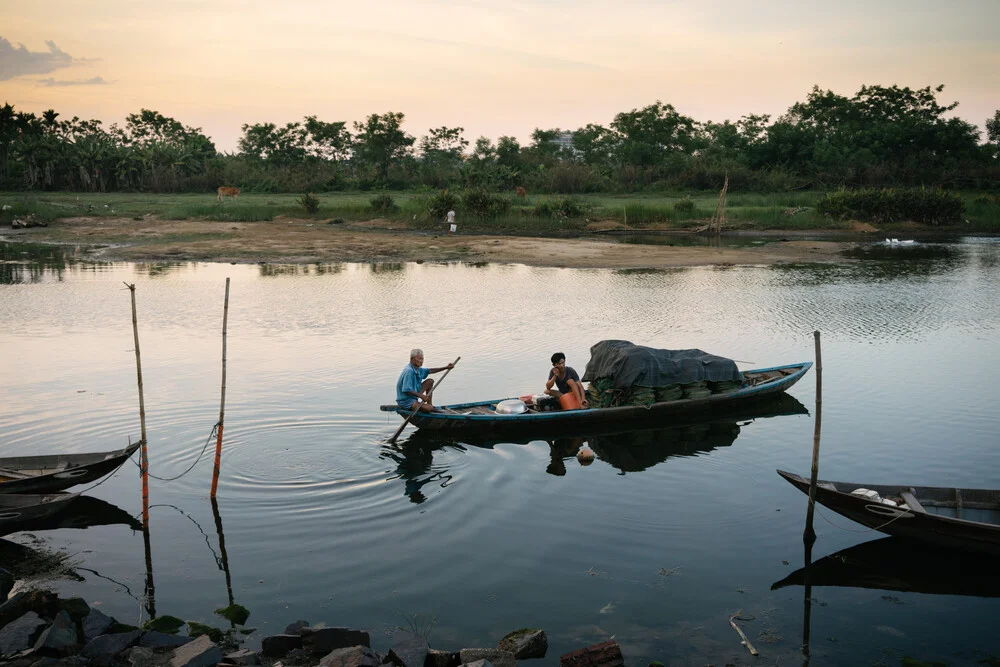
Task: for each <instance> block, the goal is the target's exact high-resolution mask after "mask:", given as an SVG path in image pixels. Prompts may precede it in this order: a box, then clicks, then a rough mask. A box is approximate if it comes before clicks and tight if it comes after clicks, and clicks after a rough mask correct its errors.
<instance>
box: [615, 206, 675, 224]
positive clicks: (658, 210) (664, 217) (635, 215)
mask: <svg viewBox="0 0 1000 667" xmlns="http://www.w3.org/2000/svg"><path fill="white" fill-rule="evenodd" d="M675 208H676V207H675ZM670 219H671V215H670V210H669V209H668V208H666V207H665V206H655V205H650V204H640V203H634V204H626V205H625V222H626V223H628V224H629V225H643V224H647V223H650V222H669V221H670Z"/></svg>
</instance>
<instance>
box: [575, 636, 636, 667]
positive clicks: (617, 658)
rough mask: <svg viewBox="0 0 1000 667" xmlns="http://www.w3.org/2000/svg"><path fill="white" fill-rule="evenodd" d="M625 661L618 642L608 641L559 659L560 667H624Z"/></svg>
mask: <svg viewBox="0 0 1000 667" xmlns="http://www.w3.org/2000/svg"><path fill="white" fill-rule="evenodd" d="M624 665H625V659H624V658H623V657H622V650H621V648H620V647H619V646H618V643H617V642H614V641H610V640H609V641H606V642H601V643H600V644H594V645H593V646H588V647H586V648H581V649H579V650H577V651H570V652H569V653H567V654H565V655H563V656H561V657H560V658H559V667H624Z"/></svg>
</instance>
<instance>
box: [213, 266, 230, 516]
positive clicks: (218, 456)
mask: <svg viewBox="0 0 1000 667" xmlns="http://www.w3.org/2000/svg"><path fill="white" fill-rule="evenodd" d="M228 322H229V278H226V301H225V305H224V306H223V308H222V401H221V403H220V404H219V433H218V436H216V439H215V471H214V472H213V473H212V493H211V494H210V497H211V498H215V492H216V490H218V488H219V467H220V466H221V465H222V424H223V419H224V417H225V415H226V326H227V324H228Z"/></svg>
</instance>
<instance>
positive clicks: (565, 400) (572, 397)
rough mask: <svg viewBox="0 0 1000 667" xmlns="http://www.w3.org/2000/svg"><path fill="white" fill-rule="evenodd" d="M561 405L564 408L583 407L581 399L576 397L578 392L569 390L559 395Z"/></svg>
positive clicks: (577, 408) (575, 408)
mask: <svg viewBox="0 0 1000 667" xmlns="http://www.w3.org/2000/svg"><path fill="white" fill-rule="evenodd" d="M559 406H560V407H561V408H562V409H563V410H579V409H580V408H581V407H583V406H581V405H580V399H578V398H577V397H576V394H574V393H573V392H569V393H568V394H563V395H562V396H560V397H559Z"/></svg>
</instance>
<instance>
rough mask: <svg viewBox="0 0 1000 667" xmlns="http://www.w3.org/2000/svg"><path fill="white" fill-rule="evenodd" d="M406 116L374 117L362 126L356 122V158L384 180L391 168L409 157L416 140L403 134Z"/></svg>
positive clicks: (389, 113) (395, 114) (385, 115)
mask: <svg viewBox="0 0 1000 667" xmlns="http://www.w3.org/2000/svg"><path fill="white" fill-rule="evenodd" d="M403 118H404V115H403V114H402V113H399V112H392V111H389V112H386V113H384V114H381V115H379V114H377V113H376V114H372V115H370V116H368V118H367V119H366V120H365V122H363V123H358V122H355V123H354V131H355V139H354V154H355V157H356V158H357V159H358V160H359V161H360V162H361V163H362V164H365V165H368V166H370V167H372V168H373V169H374V171H375V173H376V175H377V176H378V177H379V178H381V179H382V180H387V179H388V178H389V166H390V165H391V164H392V163H393V162H397V161H399V160H402V159H403V158H405V157H407V156H408V155H409V154H410V150H411V148H412V146H413V143H414V141H416V140H415V139H414V138H413V137H412V136H410V135H409V134H407V133H406V132H404V131H403V129H402V126H403Z"/></svg>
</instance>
